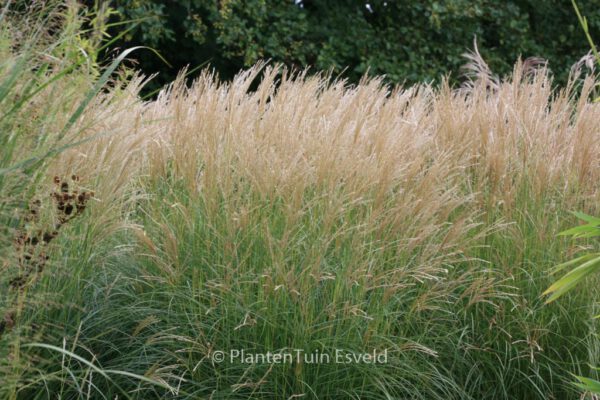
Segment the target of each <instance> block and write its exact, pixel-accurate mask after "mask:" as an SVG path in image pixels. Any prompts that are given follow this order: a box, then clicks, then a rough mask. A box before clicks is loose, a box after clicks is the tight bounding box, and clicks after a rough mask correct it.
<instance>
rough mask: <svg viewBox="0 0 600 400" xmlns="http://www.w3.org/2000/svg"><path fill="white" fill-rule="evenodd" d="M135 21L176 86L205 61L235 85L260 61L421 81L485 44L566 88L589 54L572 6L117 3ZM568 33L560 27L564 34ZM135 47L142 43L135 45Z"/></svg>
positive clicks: (259, 0) (590, 9) (592, 9)
mask: <svg viewBox="0 0 600 400" xmlns="http://www.w3.org/2000/svg"><path fill="white" fill-rule="evenodd" d="M113 5H114V6H115V7H116V8H117V9H118V10H119V11H120V13H121V14H122V15H123V16H124V17H125V18H126V19H128V20H137V19H140V18H146V19H144V20H143V21H142V22H141V23H140V24H139V25H138V26H137V27H136V28H135V29H133V30H132V31H131V32H130V34H129V35H128V36H127V37H126V38H125V41H126V42H127V45H131V44H144V45H147V46H152V47H155V48H157V49H158V50H159V51H160V52H161V53H162V54H163V55H164V56H165V57H166V59H167V60H168V61H169V62H170V63H171V64H172V67H169V66H167V65H165V64H164V63H162V62H161V61H160V60H159V59H158V58H156V57H155V56H153V55H151V54H149V53H147V54H140V55H139V57H140V58H139V61H140V67H141V68H142V70H144V71H145V72H146V73H154V72H160V76H159V78H158V79H157V81H156V82H157V84H158V83H165V82H169V81H171V80H172V79H173V78H174V77H175V75H176V73H177V72H178V71H179V70H180V69H181V68H182V67H183V66H185V65H187V64H190V65H191V66H192V67H193V66H196V65H200V64H202V63H205V62H210V64H211V65H212V66H213V67H214V68H215V69H216V70H217V71H218V72H219V74H220V76H221V77H222V78H225V79H230V78H231V77H232V76H233V75H234V74H235V73H236V72H238V71H239V70H240V69H242V68H244V67H248V66H251V65H253V64H254V63H256V62H257V61H258V60H260V59H272V60H273V61H277V62H281V63H284V64H286V65H288V66H307V65H310V66H313V67H314V68H315V69H318V70H321V69H326V70H327V69H330V68H332V69H333V71H334V73H336V74H342V75H343V76H344V77H347V78H349V80H350V81H351V82H357V81H358V80H359V79H360V77H361V76H362V75H363V74H365V73H366V72H368V73H369V74H372V75H380V74H385V75H386V76H387V79H388V81H390V82H406V83H416V82H422V81H424V80H434V79H439V77H440V76H441V75H444V74H448V73H450V72H452V73H453V77H454V78H456V76H457V72H458V70H459V68H460V66H461V65H462V64H463V63H464V60H463V58H462V57H461V54H462V53H463V52H464V51H465V50H466V49H467V48H469V47H471V46H472V42H473V38H474V37H475V36H476V37H477V40H478V42H479V47H480V48H481V49H482V53H483V56H484V58H485V59H486V60H487V61H488V62H489V64H490V66H491V68H492V70H493V71H495V72H497V73H499V74H505V73H507V72H510V70H511V69H512V65H513V62H514V61H515V60H516V59H517V57H518V56H519V55H523V56H524V57H529V56H539V57H543V58H545V59H548V60H550V68H551V69H552V70H553V72H554V73H555V75H556V77H557V78H558V81H559V82H561V83H562V82H564V81H565V80H566V77H567V75H568V72H569V68H570V66H571V65H572V64H573V63H575V62H576V61H577V60H578V59H579V57H581V56H582V55H584V54H585V53H586V52H587V51H588V50H589V48H588V47H587V45H586V40H585V37H584V34H583V32H582V31H581V30H580V29H579V26H578V21H577V17H576V15H575V14H574V12H573V8H572V5H571V2H570V1H569V0H542V1H533V0H511V1H504V2H498V1H493V0H474V1H471V0H469V1H467V0H426V1H418V2H409V1H393V0H390V1H382V0H374V1H369V2H364V1H347V0H337V1H329V0H328V1H323V0H304V1H281V0H279V1H274V0H250V1H241V0H230V1H221V2H216V1H205V0H187V1H179V2H173V4H169V5H168V6H166V5H165V4H164V2H162V1H160V0H150V1H140V0H116V1H115V2H114V3H113ZM580 7H581V8H582V11H583V13H584V14H585V15H587V17H588V20H589V21H590V29H591V31H592V36H595V35H597V33H598V31H599V28H600V7H598V1H597V0H583V1H581V2H580ZM558 27H560V29H558ZM131 42H133V43H131Z"/></svg>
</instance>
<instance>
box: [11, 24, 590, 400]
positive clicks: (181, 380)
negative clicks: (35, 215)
mask: <svg viewBox="0 0 600 400" xmlns="http://www.w3.org/2000/svg"><path fill="white" fill-rule="evenodd" d="M4 34H5V36H6V35H7V33H6V32H5V33H4ZM3 40H4V41H3V42H2V43H5V44H6V43H8V44H10V43H11V42H10V40H9V39H8V38H4V39H3ZM8 47H10V46H8ZM8 47H6V46H5V47H3V48H2V49H0V51H3V52H4V53H7V54H9V55H10V54H13V53H10V52H9V49H8ZM10 51H13V50H10ZM19 54H21V53H19ZM18 56H19V55H18V54H17V55H10V57H15V59H16V58H18ZM27 62H28V63H29V62H30V61H27ZM7 65H8V64H7ZM27 65H29V64H27ZM57 71H58V70H54V69H53V70H52V73H53V74H54V73H57ZM31 73H33V74H36V73H38V72H35V71H34V72H30V71H29V70H27V73H24V74H23V76H19V77H18V80H17V81H18V82H20V83H19V85H25V86H26V85H27V79H29V77H30V75H29V74H31ZM49 73H50V72H48V74H49ZM86 73H87V72H85V71H83V72H82V71H79V70H77V72H76V74H73V78H72V79H73V80H76V81H77V83H74V82H71V78H69V80H68V81H67V82H66V83H65V84H64V85H65V89H62V86H58V89H54V85H52V86H48V88H45V89H44V90H41V91H40V92H39V93H38V94H36V98H35V100H30V101H29V102H28V103H27V107H30V109H31V110H35V112H39V113H41V115H40V117H39V118H41V119H39V121H46V122H45V123H52V124H57V126H59V127H64V126H65V124H67V125H69V124H71V125H69V130H68V132H66V133H65V134H64V135H63V136H64V138H63V137H60V138H58V139H60V140H70V141H71V142H72V141H73V140H76V141H78V142H80V143H79V144H78V145H77V146H73V147H69V146H67V147H65V148H64V149H62V151H61V152H60V153H58V154H56V155H54V156H53V157H52V158H51V159H48V160H47V161H46V162H45V163H44V166H43V168H39V169H37V170H36V173H35V176H36V179H35V180H31V181H28V182H30V186H28V187H31V190H29V191H25V192H19V193H29V194H28V196H29V197H27V201H25V200H23V201H22V203H21V205H22V207H16V208H17V209H20V210H21V211H20V212H26V209H27V206H26V204H28V202H29V201H30V199H40V202H39V204H40V207H41V208H40V218H39V219H38V220H37V221H38V222H36V224H37V225H32V224H29V225H27V224H25V223H24V221H23V220H19V219H17V222H15V223H14V224H13V225H14V230H7V231H6V232H5V234H4V237H3V239H5V240H6V244H5V246H3V252H4V258H5V259H6V263H5V266H4V267H3V271H2V278H0V290H1V292H2V293H3V295H2V303H1V304H0V311H2V313H3V314H4V315H8V314H7V313H12V314H11V315H12V317H11V319H12V321H11V327H10V329H6V330H5V332H4V333H3V335H2V337H1V338H0V379H2V380H3V382H2V383H3V384H0V397H2V398H13V399H43V398H86V399H87V398H89V399H96V398H98V399H100V398H105V399H114V398H116V397H118V398H131V399H150V398H186V399H197V398H213V399H217V398H230V399H245V398H321V399H329V398H331V399H337V398H355V399H359V398H360V399H391V398H393V399H402V398H410V399H482V398H485V399H548V398H556V399H563V398H564V399H567V398H573V399H575V398H578V397H579V393H578V392H577V389H576V388H575V387H574V386H572V385H570V384H569V372H572V373H578V374H581V375H585V376H591V375H592V374H593V371H590V368H589V367H587V365H588V363H590V364H597V361H598V360H597V358H598V355H599V354H600V353H599V352H598V351H597V349H598V342H597V339H596V336H595V330H594V329H593V327H591V326H588V325H586V323H584V322H582V321H587V320H588V319H589V318H588V317H589V316H590V315H592V312H593V310H592V309H591V307H590V306H589V303H590V301H589V299H590V293H591V290H592V287H591V285H590V286H589V287H587V288H582V290H580V291H579V292H578V293H576V294H574V295H573V296H570V297H569V298H566V299H564V300H562V301H560V302H557V303H556V304H552V305H550V306H545V305H544V304H543V299H542V298H541V297H540V295H541V293H542V292H543V291H544V290H545V288H547V287H548V286H549V284H550V282H551V281H552V279H553V278H552V276H550V274H549V267H551V266H553V265H555V264H557V263H559V262H561V261H563V260H565V259H568V258H569V257H570V254H572V253H573V252H575V251H577V248H574V247H572V245H571V243H570V242H567V241H566V240H563V239H557V238H556V234H557V233H558V232H559V231H561V230H562V229H564V228H566V227H569V226H570V225H571V224H572V222H573V218H572V217H571V216H570V215H569V214H568V213H567V211H568V210H572V209H581V210H585V211H588V212H590V213H596V214H597V212H598V209H597V204H598V200H600V199H599V195H600V192H599V190H598V189H599V184H598V182H600V179H599V178H600V168H598V159H599V155H600V140H599V139H600V130H599V125H598V121H599V120H600V105H598V104H592V103H590V102H588V101H587V99H588V95H589V92H590V90H591V89H592V87H593V85H594V81H593V80H592V79H591V78H587V79H586V80H583V81H581V80H575V78H574V79H573V81H572V84H571V85H570V86H569V88H567V89H564V90H562V91H558V90H555V91H553V90H552V85H551V83H552V82H551V80H550V78H549V77H548V73H547V71H545V70H544V69H538V70H529V71H527V68H525V67H524V66H523V65H522V64H520V63H518V64H517V65H516V66H515V70H514V73H513V75H512V76H511V77H509V78H507V79H505V80H504V81H494V82H490V80H489V79H488V78H486V76H484V75H479V76H478V78H477V79H476V80H475V81H474V82H472V84H471V85H469V86H465V88H463V89H460V90H455V89H452V88H449V87H448V86H447V85H441V86H440V87H436V88H433V87H429V86H415V87H409V88H400V87H399V88H393V89H392V88H389V87H386V86H383V85H382V84H381V81H380V80H377V79H374V80H366V79H365V80H364V81H363V82H361V84H360V85H357V86H348V85H347V84H346V83H345V82H343V81H334V80H332V79H331V78H330V77H328V76H316V77H314V76H313V77H308V76H306V75H305V74H304V73H290V72H289V71H286V70H284V69H282V68H278V67H269V66H265V65H262V64H261V65H257V66H256V67H255V68H253V69H251V70H249V71H246V72H243V73H241V74H240V75H238V76H237V77H236V78H235V79H234V80H233V81H232V82H230V83H223V82H219V81H218V80H217V79H215V77H214V76H213V75H211V74H210V73H209V72H205V73H204V74H203V75H202V76H201V77H200V78H199V79H198V80H197V81H195V82H194V83H193V84H192V85H191V87H186V86H185V85H184V84H183V82H182V81H181V80H179V81H177V82H175V83H174V84H173V85H171V86H170V87H169V88H167V89H165V90H163V91H162V92H161V93H160V94H159V95H158V98H157V99H156V101H152V102H142V101H140V100H139V99H138V96H137V95H138V92H139V89H140V87H141V86H142V85H143V80H142V79H141V78H133V79H132V80H130V81H129V82H125V81H123V82H121V81H117V82H116V83H115V84H113V85H111V86H110V87H107V88H106V89H105V91H104V92H102V93H101V94H97V95H95V96H94V97H93V98H92V99H91V101H90V102H89V104H88V105H87V107H86V108H85V110H84V111H82V112H81V114H80V115H78V116H77V118H76V119H75V120H73V121H72V122H69V121H70V119H69V118H70V117H71V116H72V115H73V114H72V112H73V109H74V107H75V108H76V105H77V104H81V103H80V102H81V101H84V99H85V93H86V91H81V90H79V91H77V92H81V93H83V94H80V95H79V97H77V96H74V97H69V96H66V94H65V95H64V96H62V95H61V96H58V94H59V93H68V92H56V91H55V90H59V89H60V90H61V91H62V90H74V91H75V89H74V88H75V87H77V86H76V85H80V84H82V83H81V82H80V79H78V78H77V77H79V78H81V76H84V75H85V74H86ZM43 76H44V78H45V79H51V76H53V75H47V74H46V75H43ZM91 76H92V77H93V76H96V77H97V76H98V74H97V73H95V75H94V74H92V75H91ZM10 77H11V73H10V69H9V68H8V69H2V70H0V78H2V79H8V78H10ZM88 78H90V76H88ZM90 79H92V78H90ZM2 82H4V81H2ZM492 83H493V84H492ZM83 85H84V86H85V84H83ZM0 86H1V85H0ZM15 87H18V85H17V86H15ZM91 87H93V83H92V85H91ZM251 88H252V90H250V89H251ZM88 89H89V88H88ZM77 99H79V100H77ZM15 101H16V100H15V99H8V98H7V99H6V102H7V103H10V104H15ZM71 101H73V103H71ZM38 102H40V103H38ZM54 102H58V103H56V104H55V103H54ZM39 104H50V105H55V106H56V108H49V106H48V107H40V106H39ZM59 106H60V107H59ZM23 110H24V111H23V112H24V113H25V110H28V109H26V108H24V109H23ZM46 113H48V114H46ZM50 115H52V119H49V118H50V117H49V116H50ZM25 120H26V119H25V117H22V119H20V120H15V124H19V123H24V121H25ZM30 124H32V127H33V128H34V129H33V130H30V131H29V130H26V129H24V128H23V130H22V131H19V134H18V135H17V136H16V137H17V138H18V140H19V142H15V144H14V145H13V146H12V147H11V149H12V150H11V153H10V154H8V155H7V160H9V161H8V162H7V163H6V164H4V165H12V163H14V162H18V161H19V160H20V159H21V158H22V157H24V156H25V151H26V149H29V147H27V146H28V144H30V143H34V142H35V141H36V140H38V139H39V138H42V139H39V140H44V141H45V140H49V139H46V137H49V138H52V135H50V136H43V135H42V133H43V132H47V130H48V129H50V128H49V127H48V128H46V125H43V124H42V122H30ZM15 126H17V125H15ZM49 126H50V125H49ZM51 126H52V127H54V125H51ZM54 130H56V129H55V128H53V129H52V131H54ZM26 132H31V134H29V135H27V134H26ZM59 132H60V130H59ZM87 138H90V139H93V140H89V141H86V140H85V139H87ZM15 140H17V139H15ZM39 140H38V141H39ZM21 141H22V142H21ZM17 143H18V144H17ZM67 143H69V142H67ZM41 154H45V153H44V152H42V153H41ZM55 176H57V177H72V176H76V177H77V179H76V184H73V185H74V186H73V187H72V188H70V190H71V191H72V190H77V191H78V193H81V192H86V193H91V192H93V193H94V195H93V196H90V197H89V199H87V200H86V207H85V210H82V212H81V213H80V214H78V216H77V218H73V219H72V220H69V223H68V224H65V226H64V227H61V229H60V233H59V234H57V235H56V237H55V238H53V240H52V243H51V244H48V246H47V249H45V251H47V252H48V254H49V259H48V261H47V264H46V266H45V268H44V269H43V271H40V272H39V273H38V274H36V279H35V280H33V281H32V282H30V283H28V284H27V285H24V286H23V287H21V288H15V287H12V286H11V285H10V278H11V277H12V275H14V274H15V273H17V272H18V271H15V270H16V269H18V265H19V264H18V262H17V260H18V257H19V254H16V253H17V252H16V250H15V246H13V245H12V244H11V243H10V241H11V238H12V237H13V236H11V235H14V234H15V231H16V232H19V231H20V230H23V229H31V230H35V229H45V228H44V227H47V226H52V224H54V223H55V222H56V219H57V218H60V213H57V211H56V205H55V204H54V203H53V200H52V198H50V197H49V195H50V193H52V190H54V189H53V185H54V183H53V177H55ZM5 187H7V186H2V189H3V190H4V188H5ZM69 193H71V192H69ZM8 199H9V197H6V196H5V197H3V202H4V203H3V204H5V205H6V204H9V203H8ZM11 204H13V203H11ZM11 207H13V208H14V204H13V205H12V206H11ZM8 208H9V207H8V206H5V209H8ZM4 293H6V294H4ZM242 349H243V350H245V351H246V352H247V353H265V352H269V351H271V352H286V351H288V350H290V349H302V350H304V351H305V352H306V353H309V354H310V353H315V352H317V351H318V352H320V353H321V354H323V353H327V354H334V353H335V351H336V349H338V350H341V351H344V352H355V353H365V352H372V351H373V350H375V351H379V352H385V351H387V355H388V358H387V362H385V363H380V364H364V363H363V364H361V363H349V364H338V363H334V362H323V363H317V364H310V363H309V362H301V363H296V362H293V363H283V364H268V363H258V364H245V363H241V362H238V361H234V362H229V360H225V362H222V363H215V362H212V361H211V358H212V357H214V354H215V352H217V351H224V352H226V353H227V354H229V352H230V351H231V350H242Z"/></svg>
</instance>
